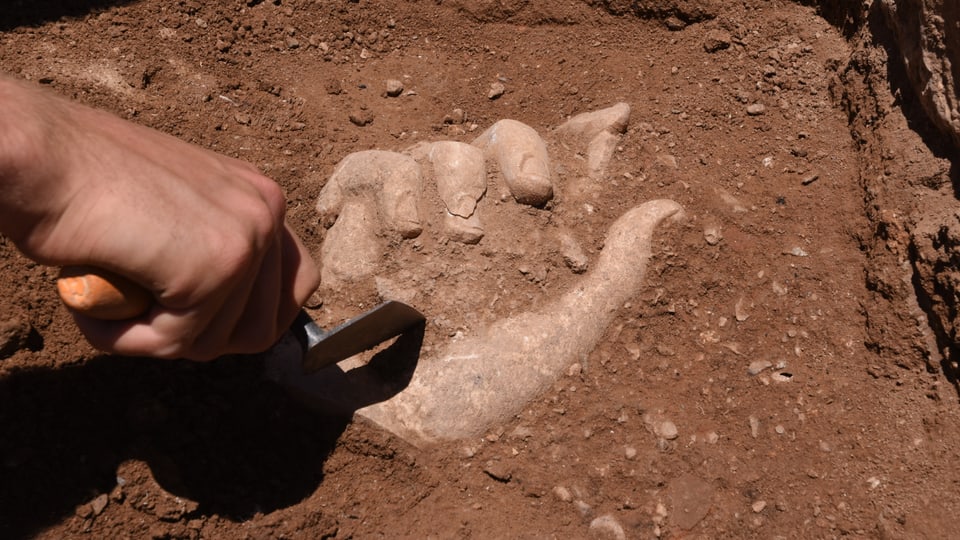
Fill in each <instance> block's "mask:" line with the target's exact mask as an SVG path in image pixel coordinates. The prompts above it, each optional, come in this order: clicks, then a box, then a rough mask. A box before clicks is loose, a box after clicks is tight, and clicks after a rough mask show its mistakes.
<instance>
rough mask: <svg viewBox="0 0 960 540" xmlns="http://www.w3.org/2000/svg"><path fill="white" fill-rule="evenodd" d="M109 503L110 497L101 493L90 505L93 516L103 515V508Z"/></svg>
mask: <svg viewBox="0 0 960 540" xmlns="http://www.w3.org/2000/svg"><path fill="white" fill-rule="evenodd" d="M109 502H110V496H109V495H107V494H106V493H101V494H100V495H99V496H98V497H97V498H96V499H94V500H93V502H91V503H90V508H91V510H93V515H95V516H99V515H100V514H102V513H103V510H104V508H106V507H107V504H108V503H109Z"/></svg>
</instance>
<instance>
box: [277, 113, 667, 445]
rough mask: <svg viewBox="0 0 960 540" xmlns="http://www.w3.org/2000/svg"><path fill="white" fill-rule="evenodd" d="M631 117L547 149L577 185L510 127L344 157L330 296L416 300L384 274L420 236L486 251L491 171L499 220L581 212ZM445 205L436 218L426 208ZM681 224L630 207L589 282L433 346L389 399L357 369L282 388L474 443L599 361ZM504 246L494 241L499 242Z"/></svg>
mask: <svg viewBox="0 0 960 540" xmlns="http://www.w3.org/2000/svg"><path fill="white" fill-rule="evenodd" d="M629 115H630V108H629V106H628V105H626V104H623V103H621V104H617V105H614V106H613V107H609V108H607V109H603V110H600V111H596V112H592V113H586V114H582V115H579V116H576V117H574V118H572V119H570V120H568V121H567V122H566V123H564V124H563V125H561V126H560V127H558V128H557V129H555V130H553V131H552V132H551V135H552V136H553V137H554V138H555V139H556V140H558V141H560V142H559V143H557V144H554V145H553V146H549V148H550V149H552V150H554V152H555V153H560V154H563V153H569V152H570V151H574V152H577V153H578V157H577V158H575V159H571V160H568V162H565V163H564V165H565V167H566V168H563V170H564V171H566V172H569V171H571V170H574V169H576V171H577V172H576V173H575V176H576V178H575V179H573V180H571V185H570V186H567V185H563V186H561V185H558V182H557V180H556V178H557V176H558V175H557V174H555V172H554V170H555V169H554V164H553V163H552V162H551V159H550V156H549V155H548V153H549V150H548V144H547V143H546V142H545V141H544V139H543V138H541V136H540V135H539V134H538V133H537V131H536V130H534V129H533V128H531V127H529V126H526V125H524V124H522V123H520V122H517V121H514V120H501V121H499V122H497V123H496V124H494V125H493V126H492V127H490V128H489V129H487V130H486V131H484V132H483V133H482V134H481V135H480V136H479V137H477V139H476V140H474V141H473V143H472V144H466V143H460V142H453V141H440V142H432V143H419V144H417V145H415V146H413V147H412V148H409V149H408V150H406V151H404V152H386V151H380V150H371V151H364V152H358V153H354V154H350V155H348V156H346V157H345V158H344V159H343V160H342V161H341V162H340V163H339V164H338V165H337V167H336V169H335V170H334V172H333V174H332V175H331V177H330V178H329V180H328V181H327V182H326V184H325V185H324V187H323V189H322V191H321V194H320V197H319V200H318V203H317V211H318V212H319V214H320V219H321V222H322V223H323V224H324V226H326V227H328V228H329V230H328V232H327V235H326V237H325V240H324V243H323V246H322V248H321V263H322V274H323V287H326V288H328V289H330V288H336V287H338V286H340V285H342V284H345V283H357V282H360V281H364V280H375V281H376V283H377V286H378V293H379V296H380V297H381V298H382V299H383V300H402V301H408V302H409V301H411V298H410V297H404V298H396V296H397V293H396V292H395V288H393V287H390V286H388V285H387V284H390V283H392V281H391V280H390V279H389V278H387V277H384V276H380V275H378V272H380V271H381V268H380V263H381V261H382V260H383V259H382V257H383V255H384V253H385V252H386V251H387V250H389V249H395V247H396V246H397V245H398V244H399V243H402V240H403V239H412V238H417V237H418V236H420V235H421V234H422V233H423V232H424V231H425V230H430V231H437V234H439V235H440V237H441V238H442V242H454V243H459V244H462V245H469V244H477V243H480V244H481V246H478V247H482V246H483V245H484V244H486V243H487V241H485V240H484V238H485V230H484V223H483V221H482V219H481V218H482V216H481V211H482V209H483V205H482V204H480V203H481V202H482V201H483V199H484V197H485V196H486V195H487V191H488V186H487V181H488V168H489V169H492V170H493V171H494V173H495V174H491V175H490V176H491V177H492V178H493V182H494V183H496V181H497V180H499V179H502V181H503V184H504V185H505V189H504V190H503V191H502V193H503V195H501V197H500V199H499V200H496V201H495V204H496V205H497V206H498V207H499V211H505V209H504V208H502V207H503V206H505V205H509V208H513V207H515V208H516V211H517V212H521V211H522V208H523V206H524V205H531V206H535V207H543V206H545V205H548V204H552V205H554V207H557V206H559V205H566V204H575V203H583V204H586V201H584V200H579V198H582V197H585V196H586V193H587V192H588V191H589V190H588V189H583V188H584V186H586V185H589V184H592V185H598V184H599V183H601V182H603V181H604V180H605V179H604V175H605V170H606V169H607V166H608V164H609V162H610V159H611V157H612V156H613V154H614V152H615V149H616V146H617V144H618V142H619V141H620V139H621V136H622V134H623V133H624V132H625V130H626V127H627V123H628V121H629ZM571 163H572V164H573V165H572V166H571V165H570V164H571ZM501 187H503V186H501ZM568 188H569V189H568ZM561 193H562V195H561ZM555 197H557V199H558V200H556V201H553V199H554V198H555ZM511 198H512V199H513V201H510V200H509V199H511ZM436 201H439V204H440V206H441V207H442V208H440V209H439V211H438V210H436V209H432V208H430V207H429V205H430V204H435V203H436ZM501 203H502V204H501ZM552 211H554V210H553V209H551V208H548V209H546V210H542V212H552ZM682 216H683V210H682V208H681V207H680V205H678V204H677V203H675V202H673V201H670V200H652V201H648V202H645V203H643V204H639V205H638V206H635V207H634V208H632V209H631V210H629V211H627V212H626V213H624V214H623V215H622V216H620V217H619V218H618V219H617V220H616V221H615V222H614V223H613V224H612V225H611V226H610V228H609V230H608V231H607V234H606V236H605V239H604V243H603V249H602V251H601V252H600V253H599V255H598V256H597V257H596V259H595V260H593V261H590V262H589V265H587V263H586V262H585V261H581V262H580V263H578V266H577V268H574V267H573V266H571V269H573V270H574V271H575V272H576V273H578V274H579V273H580V272H583V273H582V275H578V276H575V277H574V278H573V280H572V281H571V285H568V286H567V290H566V291H565V292H562V293H560V294H558V295H556V296H555V297H554V298H552V299H549V300H547V301H545V302H544V303H542V304H541V305H539V306H537V307H534V308H529V309H526V310H524V311H522V312H519V313H514V314H511V315H508V316H504V317H501V318H499V320H495V321H492V322H488V321H481V322H478V323H477V324H476V325H475V329H473V330H470V331H468V332H459V331H458V332H454V333H452V334H451V335H450V336H449V337H447V338H444V339H445V341H444V342H442V343H440V344H438V345H437V346H434V347H429V348H424V350H423V353H422V354H420V355H419V359H418V361H417V363H416V367H415V369H413V372H412V374H411V375H410V377H409V380H405V381H404V382H405V383H406V384H405V385H404V386H403V388H396V389H395V390H391V391H388V392H386V393H384V391H383V388H384V387H386V386H389V384H388V383H387V382H385V381H383V380H380V379H378V375H377V374H376V373H374V372H373V371H372V370H369V369H364V366H363V365H362V362H361V361H360V360H358V359H355V360H352V361H351V362H353V363H352V365H350V364H345V365H342V366H341V367H335V368H332V369H328V370H323V371H320V372H318V373H315V374H312V375H311V376H309V377H303V376H302V375H299V374H296V375H294V374H292V373H284V370H283V369H274V377H275V378H278V379H280V380H281V381H282V382H284V383H286V384H288V385H291V386H294V387H295V388H294V389H295V390H296V387H298V386H299V387H300V389H301V390H302V393H303V394H304V395H308V396H312V397H314V398H315V397H316V396H323V398H322V399H321V404H322V406H323V407H325V408H327V409H331V408H332V409H340V410H347V411H354V410H355V411H356V413H357V414H358V415H359V416H361V417H364V418H366V419H368V420H371V421H373V422H374V423H376V424H378V425H380V426H381V427H383V428H386V429H387V430H389V431H391V432H393V433H394V434H396V435H398V436H400V437H401V438H403V439H405V440H407V441H409V442H411V443H413V444H416V445H421V446H422V445H426V444H430V443H433V442H438V441H442V440H450V439H458V438H464V437H471V436H476V435H478V434H481V433H483V431H484V430H486V429H488V428H489V427H490V426H491V425H493V424H495V423H497V422H502V421H504V420H506V419H508V418H510V416H512V415H514V414H516V413H517V412H518V411H519V410H521V409H522V408H523V407H524V406H525V405H526V404H527V403H528V402H529V400H531V399H533V398H535V397H536V396H537V395H538V394H539V393H541V392H543V391H544V390H545V389H546V388H548V387H549V385H550V384H552V383H553V382H554V381H555V380H556V379H557V378H558V377H559V376H560V375H561V374H562V373H563V372H564V371H565V370H566V369H567V368H568V367H569V366H570V365H571V364H573V363H576V362H579V361H581V359H582V358H585V357H586V356H587V355H588V354H589V353H590V351H591V350H593V348H594V347H595V346H596V345H597V343H598V341H599V340H600V339H601V337H602V335H603V333H604V331H605V330H606V328H607V326H608V325H609V324H610V323H611V321H612V320H613V318H614V316H615V315H616V311H617V309H619V308H620V307H621V306H622V305H623V304H624V302H626V301H628V300H629V299H630V298H631V297H633V296H634V295H635V294H636V293H637V292H638V291H639V289H640V287H641V286H642V284H643V280H644V273H645V268H646V265H647V262H648V260H649V258H650V257H651V249H652V248H651V244H652V238H653V235H654V232H655V230H656V229H657V226H658V225H660V224H661V223H663V222H665V221H674V220H677V219H679V218H681V217H682ZM537 234H539V232H537ZM555 236H556V244H557V245H561V246H567V248H565V249H568V250H575V251H578V258H582V257H583V255H582V252H580V251H579V246H575V245H574V246H572V247H570V245H571V242H572V241H571V238H572V236H571V235H570V234H569V231H566V230H559V231H557V232H556V233H555ZM497 238H498V239H497V240H495V239H490V240H489V242H490V243H491V244H496V242H498V241H501V240H499V239H500V238H501V237H500V236H498V237H497ZM574 243H575V242H574ZM488 249H492V248H488ZM565 257H566V254H565ZM571 257H572V256H571ZM568 264H569V262H568ZM584 270H586V271H585V272H584ZM407 271H409V269H407ZM401 295H402V294H401ZM408 296H410V295H408ZM413 300H414V301H413V303H414V304H415V305H416V301H415V297H414V299H413ZM492 302H496V299H494V300H493V301H492ZM425 314H426V315H427V318H428V319H430V318H432V316H433V315H434V314H431V313H430V312H429V311H427V312H426V313H425ZM341 368H345V369H341ZM371 389H374V390H371ZM378 392H380V393H381V394H382V395H379V396H377V395H375V394H377V393H378Z"/></svg>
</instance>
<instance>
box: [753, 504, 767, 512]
mask: <svg viewBox="0 0 960 540" xmlns="http://www.w3.org/2000/svg"><path fill="white" fill-rule="evenodd" d="M766 507H767V503H766V501H757V502H755V503H753V504H751V505H750V508H753V512H754V513H755V514H759V513H760V512H763V509H764V508H766Z"/></svg>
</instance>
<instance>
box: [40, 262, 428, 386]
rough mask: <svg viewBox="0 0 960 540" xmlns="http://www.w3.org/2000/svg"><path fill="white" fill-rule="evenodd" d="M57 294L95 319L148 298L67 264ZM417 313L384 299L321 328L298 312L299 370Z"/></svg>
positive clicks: (128, 314) (135, 311)
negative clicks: (340, 320) (371, 306)
mask: <svg viewBox="0 0 960 540" xmlns="http://www.w3.org/2000/svg"><path fill="white" fill-rule="evenodd" d="M57 292H58V293H59V294H60V299H61V300H63V303H64V304H65V305H66V306H67V308H68V309H70V310H71V311H74V312H76V313H80V314H82V315H85V316H87V317H92V318H95V319H101V320H125V319H132V318H134V317H137V316H139V315H141V314H143V313H144V312H146V311H147V309H149V307H150V304H151V303H152V302H153V298H152V296H151V295H150V293H149V292H147V291H146V290H145V289H143V288H142V287H140V286H139V285H137V284H136V283H133V282H132V281H130V280H128V279H126V278H124V277H122V276H119V275H117V274H114V273H112V272H107V271H105V270H101V269H97V268H90V267H85V266H69V267H65V268H63V269H62V270H61V272H60V277H59V278H58V279H57ZM423 320H424V317H423V315H422V314H420V312H419V311H417V310H416V309H414V308H413V307H411V306H409V305H407V304H404V303H402V302H395V301H387V302H384V303H382V304H379V305H377V306H376V307H374V308H372V309H370V310H368V311H366V312H364V313H361V314H360V315H357V316H356V317H354V318H352V319H350V320H348V321H346V322H344V323H342V324H340V325H338V326H336V327H334V328H332V329H330V330H324V329H323V328H321V327H320V326H319V325H318V324H317V323H316V322H315V321H314V320H313V319H312V318H311V317H310V315H308V314H307V312H305V311H304V310H302V309H301V310H300V313H299V314H298V315H297V318H296V319H295V320H294V321H293V324H292V325H290V330H289V332H290V334H292V335H293V337H295V338H296V340H297V342H299V344H300V349H301V352H302V353H303V359H302V367H303V371H304V372H311V371H317V370H319V369H322V368H324V367H327V366H330V365H333V364H336V363H337V362H340V361H342V360H346V359H347V358H350V357H351V356H353V355H355V354H359V353H361V352H363V351H366V350H368V349H372V348H373V347H376V346H377V345H379V344H380V343H383V342H384V341H386V340H388V339H390V338H392V337H396V336H399V335H400V334H402V333H404V332H405V331H407V330H409V329H411V328H413V327H415V326H416V325H417V324H419V323H421V322H423Z"/></svg>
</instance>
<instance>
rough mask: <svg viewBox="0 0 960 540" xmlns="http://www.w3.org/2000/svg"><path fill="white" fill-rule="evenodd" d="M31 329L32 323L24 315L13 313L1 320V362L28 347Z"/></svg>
mask: <svg viewBox="0 0 960 540" xmlns="http://www.w3.org/2000/svg"><path fill="white" fill-rule="evenodd" d="M30 329H31V326H30V322H29V321H28V320H27V318H26V317H25V316H24V315H22V314H19V313H13V314H9V315H6V316H4V318H2V319H0V360H3V359H4V358H8V357H10V356H13V354H14V353H15V352H17V351H19V350H21V349H23V348H24V347H26V345H27V338H28V337H29V335H30Z"/></svg>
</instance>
